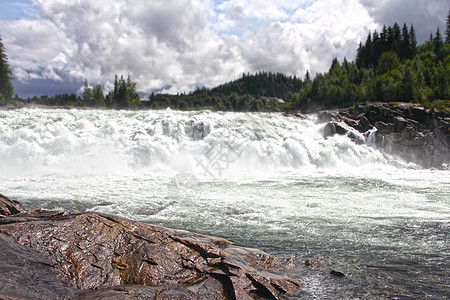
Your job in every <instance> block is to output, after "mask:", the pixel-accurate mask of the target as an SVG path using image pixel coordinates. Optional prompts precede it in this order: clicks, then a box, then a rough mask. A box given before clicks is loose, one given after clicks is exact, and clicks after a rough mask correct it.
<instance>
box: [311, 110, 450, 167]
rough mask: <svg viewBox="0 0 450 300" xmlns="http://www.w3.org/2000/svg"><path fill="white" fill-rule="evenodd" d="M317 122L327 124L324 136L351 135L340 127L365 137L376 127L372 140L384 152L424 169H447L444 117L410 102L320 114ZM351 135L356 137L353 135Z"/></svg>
mask: <svg viewBox="0 0 450 300" xmlns="http://www.w3.org/2000/svg"><path fill="white" fill-rule="evenodd" d="M317 120H318V122H321V123H324V122H326V123H327V124H326V125H325V126H324V129H323V132H324V136H325V137H328V136H331V135H334V134H341V135H342V134H346V135H348V136H351V135H352V134H351V133H349V132H348V130H347V132H344V131H343V130H340V131H338V130H337V128H339V127H343V126H342V124H345V125H346V126H348V127H350V128H352V129H353V130H354V131H355V132H360V133H363V134H364V136H366V138H368V137H369V131H370V130H373V128H376V132H375V136H372V141H373V142H374V146H375V147H378V148H380V149H383V150H384V151H385V152H386V153H388V154H390V155H393V156H397V157H399V158H401V159H402V160H404V161H407V162H413V163H415V164H417V165H419V166H421V167H424V168H448V167H449V165H450V116H449V115H448V114H445V113H441V112H438V111H430V110H426V109H425V108H423V107H420V106H418V105H415V104H410V103H402V104H392V103H389V104H388V103H364V104H358V105H356V106H355V107H354V108H351V109H350V108H349V109H344V110H340V111H323V112H321V113H319V114H318V118H317ZM353 136H354V137H355V136H356V135H355V134H354V133H353ZM355 141H357V142H358V141H359V140H358V139H356V140H355ZM359 142H360V141H359Z"/></svg>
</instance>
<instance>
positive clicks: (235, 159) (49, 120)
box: [0, 109, 450, 298]
mask: <svg viewBox="0 0 450 300" xmlns="http://www.w3.org/2000/svg"><path fill="white" fill-rule="evenodd" d="M322 126H323V125H320V124H315V117H314V116H308V117H305V118H303V119H300V118H293V117H286V116H283V115H281V114H276V113H271V114H264V113H219V112H208V111H203V112H176V111H138V112H130V111H102V110H39V109H23V110H14V111H0V193H3V194H5V195H7V196H8V197H10V198H12V199H16V200H19V201H22V202H23V203H24V204H25V205H26V206H27V207H28V208H35V207H43V208H47V209H66V210H71V211H74V212H81V211H86V210H92V211H100V212H106V213H113V214H118V215H121V216H124V217H127V218H130V219H134V220H139V221H143V222H149V223H153V224H160V225H164V226H168V227H172V228H181V229H187V230H192V231H196V232H201V233H207V234H212V235H217V236H222V237H225V238H228V239H230V240H231V241H233V242H235V243H236V244H239V245H242V246H247V247H257V248H261V249H263V250H265V251H268V252H270V253H272V254H275V255H283V256H286V255H288V256H290V255H295V256H297V257H298V258H299V259H300V260H304V259H322V260H324V261H325V262H326V265H327V268H336V269H339V270H341V271H343V272H345V273H347V274H349V275H350V276H347V277H346V278H345V279H342V280H341V281H338V280H336V279H333V278H330V276H329V274H328V273H327V272H326V271H325V269H323V268H322V269H321V268H318V269H317V270H311V273H310V274H309V276H308V279H302V281H303V286H304V290H305V294H304V296H305V297H311V298H313V297H320V298H327V297H328V298H333V297H336V296H345V297H368V296H370V295H372V296H373V295H378V296H383V295H384V296H386V297H395V296H396V295H397V296H398V295H400V296H401V295H409V296H411V295H416V296H417V297H427V296H428V297H435V298H442V297H443V296H444V295H448V294H449V292H450V291H449V289H448V286H450V282H449V279H448V278H449V267H450V264H449V262H448V258H449V257H450V248H449V246H448V245H449V244H450V243H449V235H448V232H449V229H450V228H449V227H450V226H449V224H450V223H449V220H450V172H449V171H438V170H421V169H417V168H414V165H411V164H406V163H403V162H401V161H396V162H395V164H393V163H392V162H393V160H395V159H394V158H392V157H388V156H386V155H384V154H383V153H382V152H380V151H378V150H377V149H375V148H372V147H370V146H368V145H366V144H363V145H357V144H355V143H354V142H353V141H351V140H350V139H349V138H348V137H345V136H338V135H336V136H333V137H329V138H328V139H324V138H323V137H322V134H321V128H322ZM369 144H370V143H369ZM328 271H329V269H328Z"/></svg>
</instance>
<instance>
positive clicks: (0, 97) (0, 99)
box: [0, 36, 14, 105]
mask: <svg viewBox="0 0 450 300" xmlns="http://www.w3.org/2000/svg"><path fill="white" fill-rule="evenodd" d="M11 75H12V72H11V69H10V67H9V64H8V57H7V56H6V53H5V49H4V46H3V42H2V37H1V36H0V104H5V105H6V103H7V102H8V101H10V100H11V99H12V96H13V94H14V88H13V86H12V84H11V79H12V77H11Z"/></svg>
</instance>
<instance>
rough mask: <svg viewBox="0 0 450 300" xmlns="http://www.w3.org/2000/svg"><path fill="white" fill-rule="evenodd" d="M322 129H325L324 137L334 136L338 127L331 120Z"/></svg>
mask: <svg viewBox="0 0 450 300" xmlns="http://www.w3.org/2000/svg"><path fill="white" fill-rule="evenodd" d="M322 131H323V133H322V135H323V137H324V138H327V137H329V136H333V135H335V134H336V127H335V125H334V123H331V122H330V123H327V124H326V125H325V126H324V127H323V129H322Z"/></svg>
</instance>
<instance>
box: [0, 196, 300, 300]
mask: <svg viewBox="0 0 450 300" xmlns="http://www.w3.org/2000/svg"><path fill="white" fill-rule="evenodd" d="M0 240H1V242H0V270H1V272H0V298H1V299H67V298H77V299H130V298H133V299H261V298H264V299H284V298H286V297H289V296H293V295H297V294H298V293H299V291H300V283H299V282H298V281H296V280H294V279H292V278H289V277H288V276H286V274H287V273H288V272H289V271H290V270H293V269H296V270H298V269H299V268H300V264H299V263H298V261H297V260H296V259H295V258H286V259H280V258H275V257H273V256H270V255H268V254H267V253H264V252H262V251H259V250H255V249H248V248H242V247H237V246H234V245H232V244H231V243H230V242H229V241H227V240H225V239H221V238H216V237H211V236H206V235H201V234H195V233H191V232H187V231H181V230H172V229H168V228H162V227H158V226H153V225H148V224H141V223H136V222H132V221H129V220H125V219H122V218H118V217H115V216H110V215H105V214H99V213H82V214H70V213H67V212H64V211H44V210H41V209H36V210H32V211H25V210H24V209H23V208H22V207H21V205H20V203H17V202H15V201H12V200H10V199H8V198H7V197H5V196H3V195H1V194H0ZM303 268H306V267H305V266H303Z"/></svg>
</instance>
